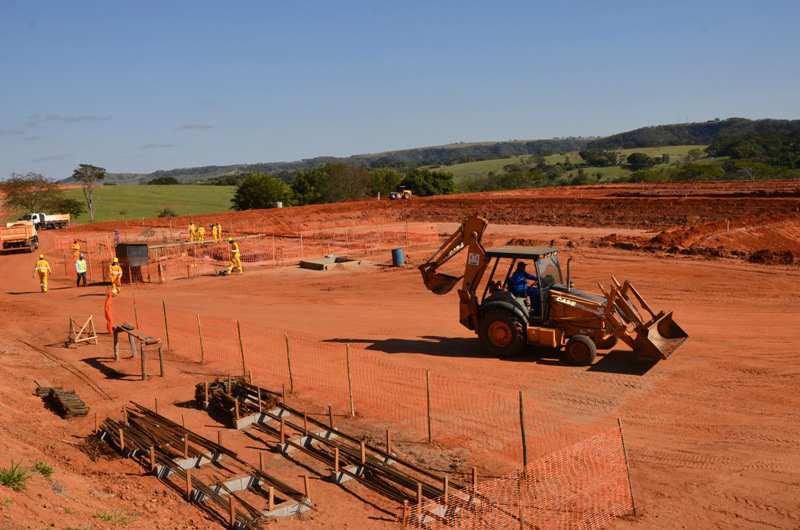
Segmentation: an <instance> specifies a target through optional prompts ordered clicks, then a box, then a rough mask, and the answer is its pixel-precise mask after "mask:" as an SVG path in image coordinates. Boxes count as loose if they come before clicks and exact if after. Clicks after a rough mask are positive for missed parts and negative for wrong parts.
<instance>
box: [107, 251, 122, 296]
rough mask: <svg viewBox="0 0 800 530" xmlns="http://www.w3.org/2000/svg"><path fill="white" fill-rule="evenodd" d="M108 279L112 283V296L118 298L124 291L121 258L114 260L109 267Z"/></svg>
mask: <svg viewBox="0 0 800 530" xmlns="http://www.w3.org/2000/svg"><path fill="white" fill-rule="evenodd" d="M108 279H109V281H110V282H111V294H112V295H113V296H117V294H119V292H120V290H121V289H122V267H120V266H119V258H114V261H113V262H112V263H111V265H109V266H108Z"/></svg>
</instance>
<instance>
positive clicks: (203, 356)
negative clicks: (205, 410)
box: [197, 313, 208, 401]
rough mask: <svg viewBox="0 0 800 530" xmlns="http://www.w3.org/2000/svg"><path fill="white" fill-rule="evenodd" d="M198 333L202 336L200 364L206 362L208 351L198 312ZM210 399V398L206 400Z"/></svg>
mask: <svg viewBox="0 0 800 530" xmlns="http://www.w3.org/2000/svg"><path fill="white" fill-rule="evenodd" d="M197 334H198V335H199V336H200V364H203V363H205V362H206V352H205V350H204V349H203V328H201V327H200V314H199V313H198V314H197ZM206 401H208V400H206Z"/></svg>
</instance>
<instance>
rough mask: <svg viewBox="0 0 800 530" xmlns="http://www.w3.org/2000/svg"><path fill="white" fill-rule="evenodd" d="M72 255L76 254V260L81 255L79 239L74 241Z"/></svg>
mask: <svg viewBox="0 0 800 530" xmlns="http://www.w3.org/2000/svg"><path fill="white" fill-rule="evenodd" d="M72 255H73V256H75V261H78V258H79V257H80V255H81V245H80V243H78V240H77V239H76V240H75V241H73V242H72Z"/></svg>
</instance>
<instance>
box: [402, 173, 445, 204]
mask: <svg viewBox="0 0 800 530" xmlns="http://www.w3.org/2000/svg"><path fill="white" fill-rule="evenodd" d="M400 185H401V186H405V187H406V189H409V190H411V192H412V193H413V194H414V195H418V196H420V197H427V196H429V195H443V194H447V193H455V192H456V185H455V182H454V181H453V174H452V173H447V172H444V171H429V170H427V169H414V170H412V171H411V172H410V173H409V174H408V175H406V177H405V178H404V179H403V181H402V182H401V183H400Z"/></svg>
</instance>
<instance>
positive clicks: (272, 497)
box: [269, 486, 275, 511]
mask: <svg viewBox="0 0 800 530" xmlns="http://www.w3.org/2000/svg"><path fill="white" fill-rule="evenodd" d="M274 509H275V486H270V487H269V511H272V510H274Z"/></svg>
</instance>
